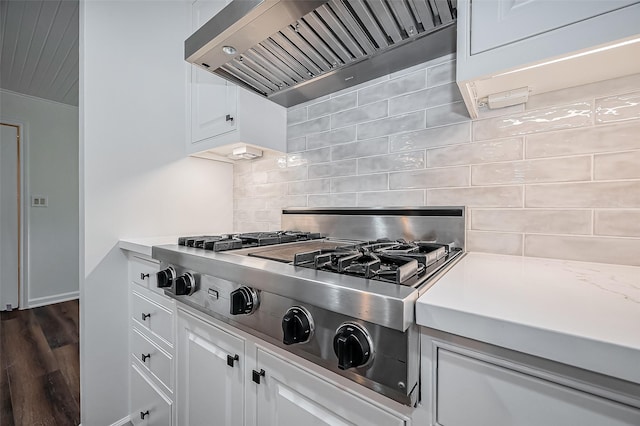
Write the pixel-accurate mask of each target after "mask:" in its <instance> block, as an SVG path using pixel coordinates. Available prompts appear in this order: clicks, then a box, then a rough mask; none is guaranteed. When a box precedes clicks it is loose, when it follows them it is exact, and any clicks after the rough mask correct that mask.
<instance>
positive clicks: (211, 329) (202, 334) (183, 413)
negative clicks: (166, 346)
mask: <svg viewBox="0 0 640 426" xmlns="http://www.w3.org/2000/svg"><path fill="white" fill-rule="evenodd" d="M236 355H237V356H238V359H237V360H234V361H233V366H230V365H229V364H228V363H227V357H228V356H231V357H232V358H233V357H235V356H236ZM178 361H179V365H178V369H177V375H178V390H177V392H178V424H180V425H202V426H204V425H216V424H220V425H225V426H242V425H243V424H244V409H245V406H244V387H245V374H244V371H245V360H244V341H243V340H242V339H240V338H238V337H236V336H233V335H231V334H229V333H227V332H225V331H223V330H221V329H219V328H217V327H215V326H213V325H211V324H207V323H205V322H203V321H201V320H199V319H197V318H195V317H193V316H191V315H188V314H186V313H183V312H180V313H179V315H178Z"/></svg>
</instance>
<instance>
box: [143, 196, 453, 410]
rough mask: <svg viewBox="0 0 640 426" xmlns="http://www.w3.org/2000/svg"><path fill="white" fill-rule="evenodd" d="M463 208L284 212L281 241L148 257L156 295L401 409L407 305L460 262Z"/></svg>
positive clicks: (410, 324) (266, 237) (410, 372)
mask: <svg viewBox="0 0 640 426" xmlns="http://www.w3.org/2000/svg"><path fill="white" fill-rule="evenodd" d="M464 224H465V210H464V208H463V207H437V208H427V207H417V208H384V209H357V208H341V209H288V210H284V211H283V215H282V225H283V228H285V229H288V231H279V232H253V233H244V234H227V235H212V236H211V235H210V236H187V237H181V238H179V240H178V241H177V244H174V245H165V246H154V247H153V257H154V258H156V259H158V260H160V261H161V262H162V266H163V269H162V270H161V271H160V272H159V273H158V286H159V287H163V288H165V292H166V294H168V295H169V296H171V297H174V298H176V299H177V300H178V301H180V302H182V303H185V304H187V305H189V306H191V307H193V308H195V309H198V310H200V311H202V312H204V313H207V314H209V315H212V316H214V317H216V318H218V319H220V320H222V321H225V322H227V323H229V324H231V325H234V326H236V327H239V328H241V329H243V330H244V331H247V332H249V333H252V334H254V335H256V336H258V337H260V338H263V339H265V340H268V341H270V342H271V343H274V344H276V345H278V346H280V347H283V348H285V349H286V350H288V351H290V352H292V353H295V354H297V355H299V356H302V357H304V358H306V359H308V360H311V361H313V362H315V363H317V364H319V365H321V366H323V367H325V368H327V369H329V370H331V371H334V372H336V373H338V374H341V375H343V376H345V377H348V378H350V379H352V380H354V381H356V382H357V383H360V384H362V385H364V386H367V387H369V388H371V389H374V390H375V391H377V392H379V393H381V394H383V395H386V396H388V397H390V398H393V399H395V400H397V401H399V402H402V403H404V404H407V405H413V404H415V403H416V402H417V400H418V395H419V392H418V391H417V389H418V381H419V359H420V353H419V351H420V349H419V332H418V329H417V326H416V325H415V321H414V309H415V301H416V299H417V298H418V297H419V295H420V294H422V293H423V292H424V291H426V290H427V289H428V288H429V287H430V286H431V285H432V284H433V283H434V282H435V281H436V280H437V277H438V276H439V275H440V274H442V273H444V272H445V271H446V270H448V268H449V267H450V266H451V265H453V264H454V263H455V261H457V260H458V259H460V258H461V257H462V255H463V254H464Z"/></svg>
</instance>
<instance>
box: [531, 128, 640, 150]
mask: <svg viewBox="0 0 640 426" xmlns="http://www.w3.org/2000/svg"><path fill="white" fill-rule="evenodd" d="M632 149H640V122H638V121H636V122H631V123H621V124H613V125H607V126H596V127H588V128H582V129H575V130H563V131H561V132H551V133H545V134H539V135H528V136H526V151H525V152H526V154H525V155H526V158H543V157H561V156H565V155H579V154H591V153H599V152H612V151H625V150H632Z"/></svg>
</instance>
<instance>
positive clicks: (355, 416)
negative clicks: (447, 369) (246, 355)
mask: <svg viewBox="0 0 640 426" xmlns="http://www.w3.org/2000/svg"><path fill="white" fill-rule="evenodd" d="M257 364H258V368H259V369H263V370H264V371H265V374H264V376H263V377H261V378H260V384H254V386H256V387H257V405H258V407H257V416H256V417H257V424H258V426H299V425H309V426H311V425H313V426H320V425H332V426H339V425H340V426H341V425H363V426H365V425H366V426H370V425H389V426H391V425H398V426H400V425H404V424H405V421H404V420H403V419H401V418H399V417H396V416H394V415H393V414H391V413H389V412H387V411H385V410H383V409H381V408H379V407H377V406H375V405H373V404H371V403H370V402H368V401H365V400H363V399H360V398H358V397H356V396H355V395H354V394H352V393H350V392H347V391H345V390H343V389H341V388H339V387H337V386H335V385H333V384H331V383H329V382H327V381H325V380H323V379H321V378H320V377H318V376H315V375H313V374H311V373H309V372H307V371H304V370H302V369H301V368H298V367H296V366H294V365H292V364H291V363H289V362H287V361H286V360H284V359H282V358H280V357H278V356H275V355H273V354H271V353H269V352H266V351H265V350H263V349H261V348H259V349H258V354H257Z"/></svg>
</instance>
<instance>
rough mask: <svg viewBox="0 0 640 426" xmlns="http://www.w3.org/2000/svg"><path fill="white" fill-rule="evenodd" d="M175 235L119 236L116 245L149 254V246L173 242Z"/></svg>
mask: <svg viewBox="0 0 640 426" xmlns="http://www.w3.org/2000/svg"><path fill="white" fill-rule="evenodd" d="M177 241H178V237H177V236H164V237H147V238H121V239H120V241H119V243H118V246H119V247H120V248H121V249H123V250H128V251H130V252H132V253H137V254H143V255H145V256H151V247H152V246H158V245H163V244H175V243H176V242H177Z"/></svg>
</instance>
